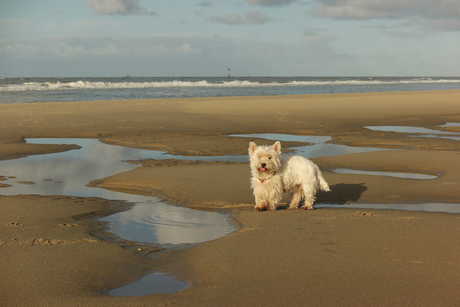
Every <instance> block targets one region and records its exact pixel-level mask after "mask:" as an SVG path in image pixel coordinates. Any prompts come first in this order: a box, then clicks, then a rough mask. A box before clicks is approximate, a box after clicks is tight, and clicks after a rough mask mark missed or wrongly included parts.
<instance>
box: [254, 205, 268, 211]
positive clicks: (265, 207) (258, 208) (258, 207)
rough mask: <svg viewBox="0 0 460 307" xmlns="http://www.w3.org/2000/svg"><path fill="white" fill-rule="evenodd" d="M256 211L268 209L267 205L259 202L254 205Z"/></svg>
mask: <svg viewBox="0 0 460 307" xmlns="http://www.w3.org/2000/svg"><path fill="white" fill-rule="evenodd" d="M254 211H267V205H265V204H259V205H256V206H255V207H254Z"/></svg>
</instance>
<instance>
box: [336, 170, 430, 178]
mask: <svg viewBox="0 0 460 307" xmlns="http://www.w3.org/2000/svg"><path fill="white" fill-rule="evenodd" d="M332 171H333V172H334V173H340V174H358V175H371V176H387V177H395V178H403V179H415V180H430V179H436V178H439V175H427V174H416V173H397V172H377V171H364V170H357V169H347V168H335V169H333V170H332Z"/></svg>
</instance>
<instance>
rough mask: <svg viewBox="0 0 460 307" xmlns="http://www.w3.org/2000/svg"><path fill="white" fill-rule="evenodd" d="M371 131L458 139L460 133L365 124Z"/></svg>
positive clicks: (456, 125) (459, 138) (449, 124)
mask: <svg viewBox="0 0 460 307" xmlns="http://www.w3.org/2000/svg"><path fill="white" fill-rule="evenodd" d="M459 126H460V123H446V124H445V125H441V126H438V127H440V128H441V127H459ZM364 128H366V129H369V130H373V131H384V132H399V133H410V134H412V135H408V137H424V138H438V139H449V140H454V141H460V133H456V132H450V131H441V130H435V129H428V128H424V127H411V126H365V127H364Z"/></svg>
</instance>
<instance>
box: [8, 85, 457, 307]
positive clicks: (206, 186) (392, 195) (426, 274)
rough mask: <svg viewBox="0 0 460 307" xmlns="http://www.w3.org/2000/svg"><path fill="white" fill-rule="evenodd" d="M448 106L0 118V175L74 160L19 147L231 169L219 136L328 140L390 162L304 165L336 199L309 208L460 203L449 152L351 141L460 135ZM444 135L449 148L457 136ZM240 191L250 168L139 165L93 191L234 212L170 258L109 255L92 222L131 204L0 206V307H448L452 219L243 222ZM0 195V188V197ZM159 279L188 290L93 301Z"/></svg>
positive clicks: (292, 103)
mask: <svg viewBox="0 0 460 307" xmlns="http://www.w3.org/2000/svg"><path fill="white" fill-rule="evenodd" d="M459 101H460V91H429V92H401V93H364V94H337V95H336V94H334V95H307V96H270V97H229V98H194V99H157V100H130V101H91V102H65V103H59V102H58V103H39V104H18V105H14V104H9V105H0V159H12V158H17V157H22V156H27V155H31V154H42V153H46V152H57V151H63V150H68V149H70V148H72V146H69V145H37V144H26V143H25V142H24V138H28V137H79V138H98V139H101V141H103V142H106V143H109V144H118V145H123V146H130V147H136V148H143V149H162V150H165V151H168V152H170V153H173V154H180V155H242V154H246V153H247V147H248V142H249V140H248V139H245V138H233V137H227V136H226V135H230V134H241V133H285V134H299V135H324V136H331V137H332V142H333V143H336V144H344V145H349V146H361V147H378V148H391V149H394V150H391V151H376V152H368V153H359V154H349V155H344V156H334V157H322V158H316V159H312V160H314V162H315V163H317V164H318V165H319V166H320V168H321V169H322V170H323V174H324V177H325V178H326V180H327V181H328V182H329V184H330V186H331V189H332V192H330V193H321V194H319V196H318V202H320V203H331V204H345V203H349V202H356V203H413V204H416V203H459V202H460V201H459V200H460V169H459V168H460V163H457V162H458V159H459V149H460V142H458V141H454V140H447V139H434V138H433V139H429V138H417V137H406V135H405V134H402V133H393V132H379V131H371V130H368V129H365V128H363V127H364V126H371V125H373V126H375V125H398V126H425V127H435V126H437V125H442V124H444V123H445V122H457V123H459V122H460V106H459V104H458V102H459ZM441 129H442V130H446V131H452V132H459V133H460V127H448V128H441ZM255 141H256V143H261V144H262V143H265V144H269V143H273V142H270V141H265V140H257V139H255ZM282 145H283V147H285V148H286V147H288V146H291V145H294V144H293V143H292V144H289V143H288V142H283V143H282ZM334 168H351V169H363V170H375V171H392V172H411V173H422V174H433V173H435V174H439V175H441V176H440V177H439V178H436V179H432V180H409V179H401V178H391V177H382V176H369V175H356V174H353V175H352V174H338V173H334V172H332V170H333V169H334ZM249 176H250V172H249V165H248V163H217V162H216V163H206V162H185V161H177V160H168V161H149V160H146V161H141V162H140V166H139V167H138V168H136V169H134V170H132V171H128V172H125V173H120V174H116V175H114V176H111V177H109V178H101V179H100V180H97V181H95V182H92V185H96V186H99V187H102V188H107V189H115V190H121V191H131V192H134V193H142V194H154V195H157V196H159V197H161V198H163V199H166V200H168V201H172V202H175V203H178V204H179V205H184V206H189V207H192V208H198V209H203V210H216V209H218V210H226V211H231V212H232V217H233V218H234V220H235V222H237V223H239V224H240V226H241V228H240V230H239V231H237V232H235V233H233V234H231V235H230V236H228V237H225V238H222V239H219V240H215V241H212V242H208V243H205V244H202V245H200V246H195V247H193V248H187V249H183V250H179V251H168V252H164V251H158V250H157V249H156V248H154V247H147V246H140V247H139V246H136V247H132V244H131V243H130V242H123V241H121V240H115V241H107V240H106V239H107V238H108V235H107V234H105V233H104V228H103V225H102V224H101V223H99V222H98V221H97V219H96V217H99V216H104V215H107V214H110V213H111V212H116V211H119V210H126V209H128V208H129V206H130V205H129V204H125V203H122V202H112V201H107V200H101V199H94V198H76V197H62V196H56V197H54V196H48V197H41V196H31V195H29V196H26V195H24V196H1V197H0V210H1V214H0V233H1V235H0V267H1V268H2V278H0V305H2V306H3V305H5V306H10V305H11V306H13V305H14V306H31V305H33V306H50V305H51V306H58V305H59V306H65V305H67V306H78V305H88V306H94V305H98V306H138V305H148V306H156V305H169V304H177V305H181V306H215V305H224V306H225V305H228V306H233V305H236V304H239V305H255V306H257V305H268V306H280V305H307V304H309V305H320V306H322V305H324V306H363V305H366V306H369V305H372V306H389V305H392V306H423V305H425V306H432V305H442V306H457V305H459V304H460V294H459V291H458V289H459V285H460V261H459V260H458V259H460V244H459V242H460V223H459V222H460V217H459V216H458V215H457V214H446V213H426V212H405V211H387V210H356V209H345V208H339V209H332V208H327V209H317V210H313V211H308V212H305V211H302V210H298V211H287V210H282V209H283V208H281V210H279V211H277V212H254V211H253V210H252V206H253V196H252V193H251V190H250V188H249ZM0 179H1V178H0ZM7 181H8V180H4V181H0V194H1V189H7V188H8V187H7V186H5V187H2V185H7ZM130 246H131V247H130ZM139 248H140V250H139ZM158 270H160V271H161V272H165V273H167V274H170V275H172V276H175V277H177V278H178V279H180V280H184V281H187V282H188V283H190V284H191V285H192V286H191V287H190V288H188V289H186V290H183V291H181V292H179V293H174V294H159V295H150V296H142V297H123V298H122V297H110V296H108V295H105V294H104V291H106V290H108V289H109V288H113V287H117V286H121V285H123V284H126V283H129V282H132V281H134V280H136V279H137V278H139V277H140V276H142V275H143V274H146V273H147V272H151V271H158Z"/></svg>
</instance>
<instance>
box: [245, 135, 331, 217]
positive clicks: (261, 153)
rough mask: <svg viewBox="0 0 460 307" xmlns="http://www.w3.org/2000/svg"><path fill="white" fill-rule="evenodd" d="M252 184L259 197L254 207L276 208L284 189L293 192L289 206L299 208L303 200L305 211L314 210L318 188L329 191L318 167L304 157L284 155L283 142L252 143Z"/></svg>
mask: <svg viewBox="0 0 460 307" xmlns="http://www.w3.org/2000/svg"><path fill="white" fill-rule="evenodd" d="M249 159H250V162H251V173H252V178H251V186H252V189H253V191H254V196H255V198H256V205H255V207H254V210H256V211H262V210H276V207H277V206H278V204H279V202H280V201H281V198H282V197H283V192H290V193H291V194H292V199H291V201H290V202H289V208H288V209H297V208H298V207H299V204H300V201H301V200H302V199H303V201H304V205H303V206H302V207H301V208H302V209H305V210H311V209H313V202H314V201H315V195H316V191H317V190H318V189H321V190H323V191H330V189H329V185H328V184H327V182H326V180H325V179H324V178H323V175H322V174H321V171H320V170H319V168H318V166H317V165H316V164H314V163H313V162H311V161H310V160H308V159H306V158H304V157H301V156H290V157H285V158H281V143H280V142H276V143H275V144H274V145H273V146H257V145H256V144H255V143H254V142H250V143H249Z"/></svg>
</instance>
